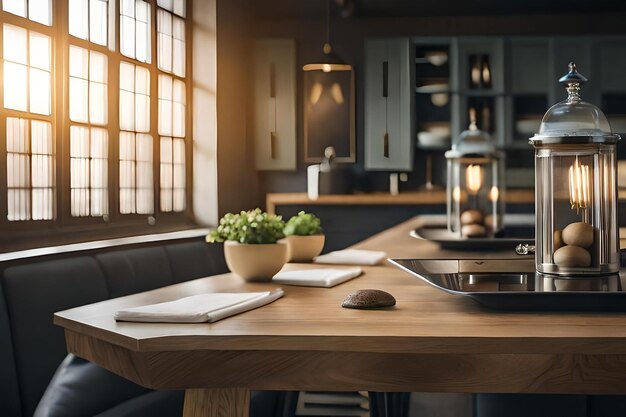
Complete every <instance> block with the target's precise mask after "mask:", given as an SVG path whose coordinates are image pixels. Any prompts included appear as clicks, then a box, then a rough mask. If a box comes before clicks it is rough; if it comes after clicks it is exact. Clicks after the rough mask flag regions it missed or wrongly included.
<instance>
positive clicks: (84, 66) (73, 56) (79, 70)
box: [70, 45, 89, 80]
mask: <svg viewBox="0 0 626 417" xmlns="http://www.w3.org/2000/svg"><path fill="white" fill-rule="evenodd" d="M70 76H72V77H78V78H82V79H84V80H86V79H87V78H89V51H88V50H87V49H83V48H79V47H78V46H74V45H70Z"/></svg>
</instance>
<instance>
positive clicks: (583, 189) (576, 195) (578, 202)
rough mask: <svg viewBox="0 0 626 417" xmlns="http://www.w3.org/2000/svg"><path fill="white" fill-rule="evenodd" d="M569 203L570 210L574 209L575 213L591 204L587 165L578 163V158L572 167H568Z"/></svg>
mask: <svg viewBox="0 0 626 417" xmlns="http://www.w3.org/2000/svg"><path fill="white" fill-rule="evenodd" d="M569 202H570V205H571V206H572V210H573V209H576V213H578V211H579V210H581V209H583V210H584V209H586V208H588V207H589V205H590V203H591V178H590V174H589V165H584V164H581V163H580V162H578V156H577V157H576V160H575V161H574V165H572V166H570V167H569Z"/></svg>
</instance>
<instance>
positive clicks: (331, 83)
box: [303, 64, 356, 163]
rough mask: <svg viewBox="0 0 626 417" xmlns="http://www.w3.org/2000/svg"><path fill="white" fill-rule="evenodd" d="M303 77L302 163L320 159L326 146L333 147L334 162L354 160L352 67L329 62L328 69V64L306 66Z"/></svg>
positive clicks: (319, 160)
mask: <svg viewBox="0 0 626 417" xmlns="http://www.w3.org/2000/svg"><path fill="white" fill-rule="evenodd" d="M318 66H319V68H318ZM306 67H309V68H308V69H307V68H306ZM303 78H304V160H305V162H313V163H315V162H321V161H322V160H323V159H324V150H325V149H326V148H327V147H329V146H332V147H333V148H335V155H336V156H335V159H334V161H335V162H340V163H353V162H355V161H356V149H355V148H356V145H355V143H356V138H355V104H354V100H355V99H354V71H353V69H352V66H350V65H336V64H333V65H332V69H331V68H330V65H328V64H318V65H315V64H314V65H307V66H305V70H304V77H303Z"/></svg>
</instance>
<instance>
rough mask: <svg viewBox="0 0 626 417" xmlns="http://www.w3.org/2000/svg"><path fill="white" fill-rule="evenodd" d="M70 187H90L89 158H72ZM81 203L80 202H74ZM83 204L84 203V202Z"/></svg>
mask: <svg viewBox="0 0 626 417" xmlns="http://www.w3.org/2000/svg"><path fill="white" fill-rule="evenodd" d="M70 175H71V177H70V188H87V187H89V159H87V158H71V159H70ZM75 204H81V203H80V202H77V203H74V204H72V205H75ZM82 205H83V206H85V205H84V203H83V204H82Z"/></svg>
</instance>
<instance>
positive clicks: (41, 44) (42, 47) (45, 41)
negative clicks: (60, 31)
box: [29, 32, 50, 71]
mask: <svg viewBox="0 0 626 417" xmlns="http://www.w3.org/2000/svg"><path fill="white" fill-rule="evenodd" d="M29 47H30V63H29V64H30V66H31V67H35V68H39V69H42V70H46V71H50V38H49V37H48V36H45V35H41V34H39V33H37V32H30V44H29Z"/></svg>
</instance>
